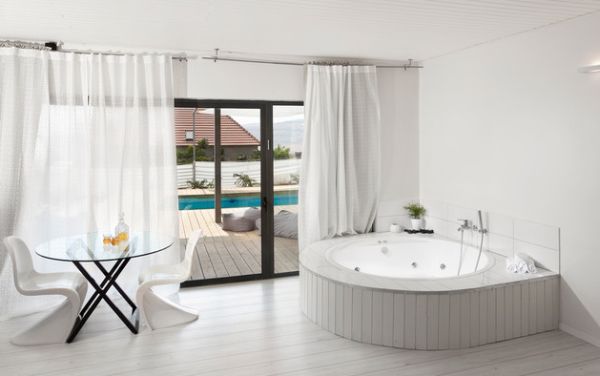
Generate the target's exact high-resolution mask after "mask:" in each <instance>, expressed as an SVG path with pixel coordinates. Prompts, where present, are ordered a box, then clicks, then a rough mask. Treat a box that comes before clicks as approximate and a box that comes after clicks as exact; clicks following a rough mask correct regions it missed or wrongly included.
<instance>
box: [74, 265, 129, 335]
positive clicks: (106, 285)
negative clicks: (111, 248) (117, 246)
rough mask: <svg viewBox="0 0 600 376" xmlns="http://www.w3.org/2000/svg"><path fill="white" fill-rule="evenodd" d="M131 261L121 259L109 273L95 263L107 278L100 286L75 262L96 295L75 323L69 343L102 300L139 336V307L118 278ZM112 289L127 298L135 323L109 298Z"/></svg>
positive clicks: (93, 295)
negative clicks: (121, 285) (122, 287)
mask: <svg viewBox="0 0 600 376" xmlns="http://www.w3.org/2000/svg"><path fill="white" fill-rule="evenodd" d="M129 260H130V259H121V260H119V261H117V262H116V263H115V265H114V266H113V267H112V268H111V269H110V271H108V272H107V271H106V269H105V268H104V267H103V266H102V265H101V264H100V263H99V262H95V264H96V266H98V267H99V269H100V271H101V272H102V273H103V274H104V276H105V277H104V280H103V281H102V282H101V283H100V285H98V283H97V282H96V281H95V280H94V278H93V277H92V276H91V275H90V274H89V273H88V272H87V270H86V269H85V268H84V267H83V265H81V263H80V262H77V261H73V264H74V265H75V267H76V268H77V269H78V270H79V271H80V272H81V274H82V275H83V276H84V277H85V279H87V281H88V282H89V283H90V285H92V287H93V288H94V290H96V291H95V292H94V294H92V296H91V298H90V300H88V302H87V303H86V304H85V306H84V308H83V309H82V310H81V313H80V315H79V317H78V319H77V321H76V322H75V325H74V326H73V329H72V330H71V333H70V334H69V337H68V338H67V343H71V342H72V341H73V340H74V339H75V337H76V336H77V334H78V333H79V331H80V330H81V328H82V327H83V325H84V324H85V323H86V321H87V320H88V319H89V317H90V316H91V314H92V313H93V312H94V310H95V309H96V307H97V306H98V304H99V303H100V301H101V300H104V301H105V302H106V303H107V304H108V305H109V307H110V308H111V309H112V310H113V311H114V312H115V314H116V315H117V316H118V317H119V318H120V319H121V321H123V323H124V324H125V326H127V328H129V330H130V331H131V332H132V333H133V334H137V332H138V324H139V323H138V319H137V312H136V310H137V307H136V305H135V304H134V303H133V301H131V299H129V297H128V296H127V294H125V292H124V291H123V289H121V287H120V286H119V285H118V284H117V278H118V277H119V275H120V274H121V272H122V271H123V269H125V267H126V266H127V264H128V263H129ZM111 287H115V289H116V290H117V291H118V292H119V293H120V294H121V296H123V298H125V300H126V301H127V303H128V304H129V305H130V306H131V307H132V317H133V321H131V320H129V318H127V316H126V315H125V314H123V312H121V310H120V309H119V308H118V307H117V306H116V305H115V304H114V303H113V302H112V300H111V299H110V298H109V297H108V295H107V292H108V290H110V288H111Z"/></svg>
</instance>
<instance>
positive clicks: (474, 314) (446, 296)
mask: <svg viewBox="0 0 600 376" xmlns="http://www.w3.org/2000/svg"><path fill="white" fill-rule="evenodd" d="M478 255H479V250H478V249H477V248H474V247H471V246H465V247H463V251H462V255H461V251H460V244H459V243H457V242H455V241H451V240H449V239H444V238H440V237H437V236H432V235H408V234H395V233H378V234H366V235H357V236H351V237H342V238H335V239H330V240H324V241H320V242H317V243H314V244H311V245H310V246H309V247H307V248H306V249H305V250H304V251H302V253H301V254H300V283H301V308H302V311H303V312H304V313H305V315H306V316H307V317H308V318H309V319H310V320H311V321H313V322H314V323H316V324H317V325H319V326H321V327H322V328H323V329H326V330H328V331H330V332H332V333H335V334H337V335H340V336H343V337H346V338H349V339H352V340H355V341H358V342H364V343H372V344H378V345H385V346H391V347H399V348H408V349H423V350H441V349H457V348H466V347H473V346H478V345H483V344H486V343H492V342H497V341H502V340H507V339H511V338H516V337H521V336H526V335H530V334H535V333H540V332H543V331H548V330H554V329H557V328H558V311H559V305H558V303H559V300H558V294H559V276H558V274H557V273H554V272H551V271H547V270H544V269H540V270H538V273H536V274H512V273H508V272H506V271H505V258H504V257H503V256H500V255H498V254H495V253H492V252H485V251H484V252H483V253H482V254H481V257H480V260H479V265H478V267H477V270H475V266H476V264H477V257H478Z"/></svg>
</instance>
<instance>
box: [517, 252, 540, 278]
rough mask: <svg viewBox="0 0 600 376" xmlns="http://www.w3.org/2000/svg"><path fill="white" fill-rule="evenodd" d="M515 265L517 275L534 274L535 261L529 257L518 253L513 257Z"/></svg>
mask: <svg viewBox="0 0 600 376" xmlns="http://www.w3.org/2000/svg"><path fill="white" fill-rule="evenodd" d="M514 261H515V263H516V264H517V269H518V271H519V273H536V272H537V268H536V267H535V261H534V260H533V258H531V257H530V256H529V255H527V254H525V253H522V252H519V253H517V254H516V255H515V258H514Z"/></svg>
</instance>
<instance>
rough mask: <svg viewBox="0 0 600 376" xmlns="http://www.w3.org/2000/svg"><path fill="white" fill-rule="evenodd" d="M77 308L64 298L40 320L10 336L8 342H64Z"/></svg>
mask: <svg viewBox="0 0 600 376" xmlns="http://www.w3.org/2000/svg"><path fill="white" fill-rule="evenodd" d="M76 305H77V306H78V305H79V304H76ZM77 308H78V307H75V304H74V303H73V302H72V301H71V300H69V299H65V301H64V302H62V303H61V304H60V305H59V306H57V307H56V308H54V309H53V310H51V311H50V312H49V313H47V314H46V315H45V316H44V317H43V318H42V319H41V320H40V321H38V322H36V323H35V324H33V325H32V326H31V327H29V328H27V329H25V330H23V331H21V332H20V333H18V334H17V335H15V336H14V337H12V338H11V339H10V342H11V343H12V344H14V345H19V346H28V345H48V344H54V343H65V342H66V340H67V337H68V336H69V334H70V333H71V330H72V329H73V325H74V324H75V320H76V319H77V313H78V310H77Z"/></svg>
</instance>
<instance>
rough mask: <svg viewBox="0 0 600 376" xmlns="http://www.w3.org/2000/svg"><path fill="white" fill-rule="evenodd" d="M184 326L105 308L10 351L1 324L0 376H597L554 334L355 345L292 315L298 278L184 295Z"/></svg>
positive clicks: (581, 347)
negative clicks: (139, 321) (136, 327)
mask: <svg viewBox="0 0 600 376" xmlns="http://www.w3.org/2000/svg"><path fill="white" fill-rule="evenodd" d="M180 299H181V301H182V303H184V304H187V305H189V306H193V307H196V308H197V309H199V310H200V312H201V316H200V319H199V320H198V321H196V322H194V323H192V324H189V325H187V326H181V327H176V328H170V329H163V330H157V331H154V332H143V333H141V334H139V335H137V336H134V335H131V334H130V333H129V331H128V330H127V329H125V328H124V327H123V326H122V325H121V324H120V321H119V320H118V319H117V318H116V316H114V314H113V313H112V312H111V311H110V310H109V309H108V308H107V307H105V306H101V307H99V309H98V310H97V311H96V312H95V313H94V315H93V316H92V318H91V319H90V321H89V322H88V324H87V325H86V326H85V327H84V329H83V330H82V332H81V333H80V335H79V337H78V338H77V340H76V342H74V343H72V344H70V345H66V344H60V345H50V346H36V347H16V346H12V345H10V343H9V342H8V337H9V336H10V333H12V332H13V331H14V330H16V329H17V328H18V327H20V326H21V325H24V324H27V323H29V322H32V321H33V320H35V319H36V318H37V317H35V316H31V317H26V318H21V319H18V320H13V321H9V322H2V323H0V339H1V340H0V375H11V376H12V375H228V376H229V375H486V376H488V375H511V376H512V375H561V376H562V375H600V349H599V348H597V347H594V346H592V345H590V344H587V343H585V342H583V341H582V340H579V339H577V338H575V337H572V336H570V335H568V334H566V333H563V332H560V331H554V332H547V333H543V334H539V335H536V336H530V337H524V338H520V339H516V340H512V341H506V342H500V343H495V344H491V345H486V346H482V347H477V348H472V349H466V350H450V351H409V350H399V349H392V348H386V347H381V346H374V345H365V344H359V343H355V342H352V341H349V340H346V339H343V338H340V337H337V336H335V335H333V334H331V333H329V332H326V331H324V330H321V329H319V328H318V327H317V326H316V325H313V324H312V323H310V322H309V321H308V320H307V319H305V318H304V317H303V316H302V314H301V313H300V310H299V307H298V278H297V277H290V278H281V279H276V280H268V281H258V282H247V283H239V284H229V285H221V286H207V287H201V288H188V289H183V290H182V292H181V294H180Z"/></svg>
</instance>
